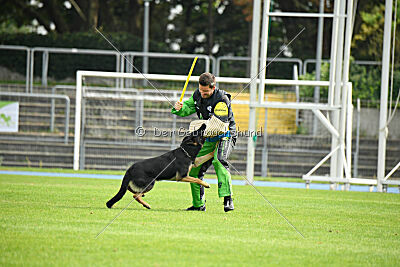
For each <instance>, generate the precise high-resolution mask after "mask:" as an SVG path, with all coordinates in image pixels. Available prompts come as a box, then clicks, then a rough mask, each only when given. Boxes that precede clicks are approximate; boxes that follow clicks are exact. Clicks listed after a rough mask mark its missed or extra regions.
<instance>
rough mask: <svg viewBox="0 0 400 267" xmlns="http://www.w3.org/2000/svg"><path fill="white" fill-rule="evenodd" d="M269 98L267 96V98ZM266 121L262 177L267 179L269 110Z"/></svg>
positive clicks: (266, 110)
mask: <svg viewBox="0 0 400 267" xmlns="http://www.w3.org/2000/svg"><path fill="white" fill-rule="evenodd" d="M266 98H267V96H266ZM264 112H265V115H264V116H265V119H264V132H263V149H262V157H261V176H262V177H267V175H268V143H267V142H268V133H267V126H268V108H265V111H264Z"/></svg>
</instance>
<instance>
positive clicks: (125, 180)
mask: <svg viewBox="0 0 400 267" xmlns="http://www.w3.org/2000/svg"><path fill="white" fill-rule="evenodd" d="M128 185H129V177H128V175H127V174H125V176H124V178H123V179H122V184H121V188H120V189H119V191H118V193H117V194H116V195H115V196H114V197H113V198H112V199H110V200H109V201H108V202H107V203H106V205H107V208H109V209H111V207H112V206H113V205H114V204H115V203H117V202H118V201H120V200H121V198H122V197H123V196H124V195H125V193H126V190H128Z"/></svg>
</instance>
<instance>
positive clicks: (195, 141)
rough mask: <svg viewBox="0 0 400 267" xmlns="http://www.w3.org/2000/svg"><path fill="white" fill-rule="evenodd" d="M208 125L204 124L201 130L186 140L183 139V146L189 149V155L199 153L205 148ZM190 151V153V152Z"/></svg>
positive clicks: (189, 135)
mask: <svg viewBox="0 0 400 267" xmlns="http://www.w3.org/2000/svg"><path fill="white" fill-rule="evenodd" d="M205 129H206V125H205V124H203V125H201V127H200V128H199V129H197V130H196V131H193V132H191V133H189V134H188V135H187V136H185V138H183V140H182V143H181V146H183V147H184V148H188V153H190V154H192V153H196V155H197V153H199V151H200V149H201V148H202V147H203V145H204V142H205V141H206V138H205V137H204V130H205ZM189 150H190V152H189Z"/></svg>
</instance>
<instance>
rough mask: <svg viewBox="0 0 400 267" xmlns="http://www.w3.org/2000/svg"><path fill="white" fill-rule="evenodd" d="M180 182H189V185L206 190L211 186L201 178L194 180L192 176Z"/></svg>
mask: <svg viewBox="0 0 400 267" xmlns="http://www.w3.org/2000/svg"><path fill="white" fill-rule="evenodd" d="M180 182H188V183H195V184H199V185H202V186H204V187H205V188H210V185H209V184H208V183H206V182H204V181H203V180H200V179H199V178H193V177H190V176H186V177H185V178H182V179H181V180H180Z"/></svg>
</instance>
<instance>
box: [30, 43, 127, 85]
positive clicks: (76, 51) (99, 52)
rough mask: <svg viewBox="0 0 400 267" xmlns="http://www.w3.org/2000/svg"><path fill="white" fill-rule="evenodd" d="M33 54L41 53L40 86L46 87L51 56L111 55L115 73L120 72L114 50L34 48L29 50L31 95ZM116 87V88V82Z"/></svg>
mask: <svg viewBox="0 0 400 267" xmlns="http://www.w3.org/2000/svg"><path fill="white" fill-rule="evenodd" d="M35 52H43V61H42V85H44V86H47V74H48V68H49V56H50V53H53V54H86V55H113V56H115V57H116V72H119V71H120V64H119V62H120V54H119V53H118V52H117V51H114V50H98V49H81V48H51V47H34V48H32V49H31V55H30V57H31V59H30V65H31V66H30V79H29V89H30V92H31V93H33V73H34V64H35ZM116 82H117V87H118V80H117V81H116Z"/></svg>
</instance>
